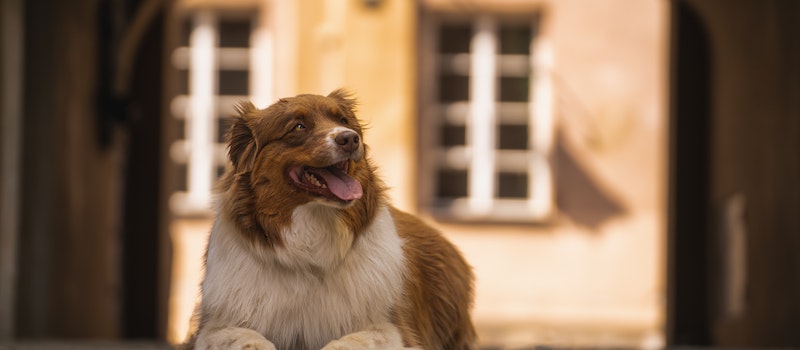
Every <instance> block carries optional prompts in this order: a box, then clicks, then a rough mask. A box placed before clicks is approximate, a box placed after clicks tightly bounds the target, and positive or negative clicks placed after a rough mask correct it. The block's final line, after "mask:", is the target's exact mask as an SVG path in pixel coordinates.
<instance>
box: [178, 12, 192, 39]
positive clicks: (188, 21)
mask: <svg viewBox="0 0 800 350" xmlns="http://www.w3.org/2000/svg"><path fill="white" fill-rule="evenodd" d="M191 34H192V17H191V16H187V17H186V18H185V19H184V20H183V21H182V22H181V28H180V33H178V46H189V36H190V35H191Z"/></svg>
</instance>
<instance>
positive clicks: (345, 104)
mask: <svg viewBox="0 0 800 350" xmlns="http://www.w3.org/2000/svg"><path fill="white" fill-rule="evenodd" d="M328 97H330V98H333V99H335V100H336V101H337V103H338V104H339V108H341V109H344V110H346V111H349V112H351V113H355V110H356V106H357V105H358V102H357V101H356V99H355V98H354V97H353V93H352V92H350V91H349V90H347V89H344V88H339V89H336V90H333V92H331V93H330V94H328Z"/></svg>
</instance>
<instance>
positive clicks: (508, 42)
mask: <svg viewBox="0 0 800 350" xmlns="http://www.w3.org/2000/svg"><path fill="white" fill-rule="evenodd" d="M530 45H531V27H530V26H529V25H516V26H511V25H505V26H501V27H500V53H501V54H518V55H519V54H521V55H527V54H528V53H530V47H531V46H530Z"/></svg>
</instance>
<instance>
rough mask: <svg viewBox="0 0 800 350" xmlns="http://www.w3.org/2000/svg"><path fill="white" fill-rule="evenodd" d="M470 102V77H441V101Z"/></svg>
mask: <svg viewBox="0 0 800 350" xmlns="http://www.w3.org/2000/svg"><path fill="white" fill-rule="evenodd" d="M467 100H469V77H467V76H463V75H441V76H439V101H442V102H456V101H467Z"/></svg>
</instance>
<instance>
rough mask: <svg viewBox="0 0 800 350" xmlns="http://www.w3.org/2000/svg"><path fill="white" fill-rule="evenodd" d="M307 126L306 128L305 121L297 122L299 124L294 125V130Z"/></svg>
mask: <svg viewBox="0 0 800 350" xmlns="http://www.w3.org/2000/svg"><path fill="white" fill-rule="evenodd" d="M305 128H306V126H305V125H303V123H297V125H295V126H294V130H295V131H300V130H304V129H305Z"/></svg>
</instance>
